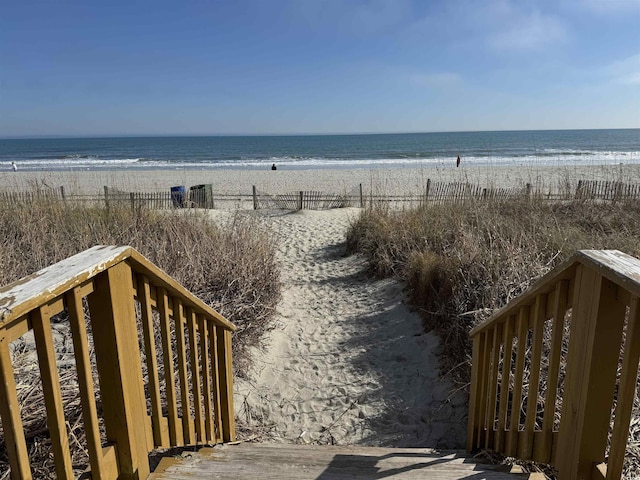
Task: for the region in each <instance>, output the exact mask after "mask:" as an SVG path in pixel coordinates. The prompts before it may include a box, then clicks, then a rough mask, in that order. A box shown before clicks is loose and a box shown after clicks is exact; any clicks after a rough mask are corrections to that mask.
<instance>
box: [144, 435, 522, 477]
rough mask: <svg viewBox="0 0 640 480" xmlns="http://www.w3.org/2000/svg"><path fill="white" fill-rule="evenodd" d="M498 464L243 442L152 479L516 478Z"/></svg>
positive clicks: (170, 465) (456, 456) (181, 462)
mask: <svg viewBox="0 0 640 480" xmlns="http://www.w3.org/2000/svg"><path fill="white" fill-rule="evenodd" d="M501 470H502V469H501V468H500V467H494V466H490V465H481V464H477V463H475V462H473V461H472V460H470V459H468V458H466V457H465V456H464V455H463V454H460V452H457V451H435V450H431V449H393V448H376V447H351V446H350V447H331V446H308V445H275V444H241V445H224V446H218V447H215V448H204V449H202V450H200V452H198V453H197V454H195V455H193V456H190V457H186V458H181V459H175V460H174V461H171V460H168V461H163V462H162V468H161V469H160V471H157V472H154V473H153V474H152V475H151V477H150V480H168V479H172V480H183V479H189V480H197V479H210V478H218V479H237V480H246V479H255V478H261V479H278V480H288V479H323V480H325V479H326V480H332V479H335V480H344V479H347V478H349V479H371V478H398V479H406V480H412V479H425V478H429V479H434V480H453V479H462V478H472V477H474V478H475V477H476V476H477V477H478V478H484V479H487V480H492V479H495V480H507V479H510V480H513V478H514V477H513V476H512V475H511V474H509V473H507V472H506V471H501Z"/></svg>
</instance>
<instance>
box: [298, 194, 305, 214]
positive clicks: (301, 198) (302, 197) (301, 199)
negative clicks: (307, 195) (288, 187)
mask: <svg viewBox="0 0 640 480" xmlns="http://www.w3.org/2000/svg"><path fill="white" fill-rule="evenodd" d="M303 200H304V192H303V191H302V190H301V191H300V208H298V210H302V202H303Z"/></svg>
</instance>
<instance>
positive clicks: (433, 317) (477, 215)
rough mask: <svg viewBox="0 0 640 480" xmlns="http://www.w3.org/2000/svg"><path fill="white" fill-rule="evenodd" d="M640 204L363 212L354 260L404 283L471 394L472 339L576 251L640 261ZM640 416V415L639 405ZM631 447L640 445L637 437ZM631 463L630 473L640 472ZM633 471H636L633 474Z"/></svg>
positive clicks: (501, 204)
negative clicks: (616, 253) (358, 257)
mask: <svg viewBox="0 0 640 480" xmlns="http://www.w3.org/2000/svg"><path fill="white" fill-rule="evenodd" d="M638 218H640V202H638V201H632V202H624V203H604V202H600V203H596V202H582V201H566V202H558V203H549V202H543V201H531V200H530V199H527V198H522V199H520V200H517V199H516V200H509V201H508V202H507V201H483V202H466V203H460V204H454V203H450V204H446V205H434V206H426V207H422V208H417V209H412V210H406V211H390V210H389V209H385V208H378V209H370V210H366V211H363V212H362V214H361V215H360V217H359V218H358V219H357V220H355V221H354V222H353V223H352V225H351V227H350V230H349V232H348V236H347V244H348V249H349V250H350V251H351V252H361V253H363V254H365V255H366V256H367V257H368V259H369V265H370V268H371V270H372V271H373V272H375V273H376V274H378V275H381V276H395V277H396V278H399V279H401V280H402V281H404V282H405V283H406V285H407V288H408V292H409V295H410V297H411V300H412V303H413V305H414V306H415V308H416V309H417V310H418V311H420V313H421V314H422V317H423V319H424V325H425V328H426V329H427V330H431V331H435V332H436V333H437V334H438V335H439V336H440V338H441V339H442V356H441V368H442V372H441V373H442V374H443V375H447V376H448V377H451V378H452V379H453V380H454V381H455V382H456V384H457V385H458V387H459V388H462V389H468V385H469V382H470V371H471V341H470V338H469V331H470V329H471V328H473V327H474V326H475V325H477V324H478V323H480V322H481V321H483V320H484V319H486V318H488V316H489V315H490V314H491V313H492V312H493V311H495V309H497V308H499V307H501V306H503V305H505V304H506V303H507V302H509V301H510V300H511V299H513V298H515V297H517V296H518V295H519V294H520V293H522V292H524V291H525V290H526V289H527V288H528V287H529V286H530V285H531V284H532V283H533V282H534V281H535V280H536V279H537V278H539V277H541V276H542V275H543V274H544V273H546V272H547V271H549V270H550V269H552V268H553V267H554V266H555V265H557V264H558V263H560V262H561V261H562V260H564V259H565V258H567V257H569V256H570V255H571V254H573V253H574V252H575V251H576V250H580V249H617V250H621V251H623V252H626V253H628V254H630V255H633V256H636V257H639V256H640V241H639V240H638V239H639V238H640V222H638ZM634 412H635V413H634V415H635V416H636V417H640V404H638V402H637V401H636V405H635V407H634ZM633 435H635V436H636V437H638V438H635V437H634V441H635V442H637V441H639V440H640V430H638V431H636V432H635V434H633ZM639 460H640V455H638V452H636V453H633V454H630V455H628V458H627V469H632V468H634V467H633V465H635V467H637V466H638V465H640V461H639ZM629 471H631V470H629Z"/></svg>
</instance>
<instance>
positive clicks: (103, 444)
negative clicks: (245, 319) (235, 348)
mask: <svg viewBox="0 0 640 480" xmlns="http://www.w3.org/2000/svg"><path fill="white" fill-rule="evenodd" d="M65 313H66V315H67V316H68V321H69V322H70V329H71V332H72V338H73V347H74V348H73V350H74V357H75V365H76V370H77V377H78V386H79V390H80V398H81V404H82V419H83V423H84V427H85V431H86V437H87V447H86V448H87V451H88V455H89V463H90V468H91V475H92V478H94V479H115V478H127V479H133V478H135V479H145V478H147V476H148V474H149V460H148V453H149V452H150V451H151V450H153V449H154V448H155V447H169V446H183V445H194V444H202V443H215V442H229V441H233V440H234V437H235V426H234V416H233V388H232V387H233V386H232V364H231V332H232V331H233V330H234V329H235V327H234V326H233V324H231V323H230V322H229V321H228V320H226V319H225V318H224V317H222V316H221V315H220V314H218V313H217V312H216V311H214V310H213V309H211V308H210V307H208V306H207V305H205V304H204V303H203V302H202V301H200V300H198V299H197V298H196V297H194V296H193V295H191V294H190V293H189V292H188V291H187V290H186V289H185V288H184V287H182V286H181V285H180V284H178V283H177V282H176V281H175V280H173V279H172V278H171V277H169V276H168V275H167V274H166V273H164V272H163V271H162V270H160V269H159V268H158V267H156V266H155V265H153V264H152V263H151V262H149V261H148V260H147V259H146V258H144V257H143V256H142V255H140V254H139V253H138V252H137V251H135V250H134V249H132V248H130V247H94V248H91V249H90V250H87V251H85V252H82V253H80V254H78V255H75V256H73V257H70V258H68V259H66V260H64V261H62V262H60V263H57V264H55V265H53V266H51V267H48V268H46V269H44V270H41V271H40V272H38V273H36V274H33V275H31V276H29V277H26V278H24V279H22V280H20V281H19V282H16V283H14V284H12V285H9V286H7V287H5V288H3V289H0V415H1V416H2V427H3V430H4V441H5V445H6V448H7V453H8V457H9V463H10V466H11V476H12V478H14V479H28V478H31V477H32V473H31V468H30V463H29V456H28V452H27V442H26V440H25V434H24V431H23V426H22V425H23V424H22V418H21V405H20V404H19V401H18V396H17V391H16V379H15V375H14V370H13V365H12V355H11V350H10V344H11V343H12V342H13V341H15V340H17V339H18V338H20V337H22V336H23V335H25V334H26V333H27V332H29V331H30V330H33V335H34V337H35V345H36V349H37V356H38V366H39V369H40V376H41V380H42V390H43V394H44V399H45V405H46V412H42V415H43V416H44V415H45V413H46V418H47V425H48V429H49V434H50V437H51V445H52V450H53V453H54V457H55V469H56V476H57V478H59V479H62V478H73V471H72V465H71V456H70V449H69V438H68V433H67V426H66V424H65V417H64V405H63V402H62V398H61V394H60V380H59V374H58V366H57V365H56V349H55V345H54V341H53V336H52V328H51V318H52V317H54V316H56V315H60V314H65ZM58 318H59V317H56V320H57V319H58ZM87 318H88V319H89V325H90V328H88V322H87ZM185 331H186V333H185ZM156 339H160V341H159V342H157V341H156ZM91 345H93V349H94V350H95V359H92V356H91V354H90V346H91ZM93 362H95V368H96V369H97V378H98V379H99V387H98V386H97V385H94V380H93V372H92V363H93ZM176 377H177V378H176ZM96 398H101V405H97V402H96ZM101 424H103V425H104V430H103V431H101V430H100V425H101Z"/></svg>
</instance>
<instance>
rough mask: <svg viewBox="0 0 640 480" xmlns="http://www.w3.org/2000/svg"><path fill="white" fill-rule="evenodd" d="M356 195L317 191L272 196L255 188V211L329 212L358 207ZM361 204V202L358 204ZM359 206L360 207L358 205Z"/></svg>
mask: <svg viewBox="0 0 640 480" xmlns="http://www.w3.org/2000/svg"><path fill="white" fill-rule="evenodd" d="M354 197H355V196H354V195H349V194H338V193H326V192H321V191H317V190H300V191H297V192H290V193H283V194H278V195H271V194H269V193H266V192H263V191H260V190H258V189H256V187H253V205H254V209H256V210H258V209H265V208H278V209H282V210H328V209H332V208H344V207H350V206H356V201H354ZM358 203H359V202H358ZM358 206H359V205H358Z"/></svg>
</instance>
